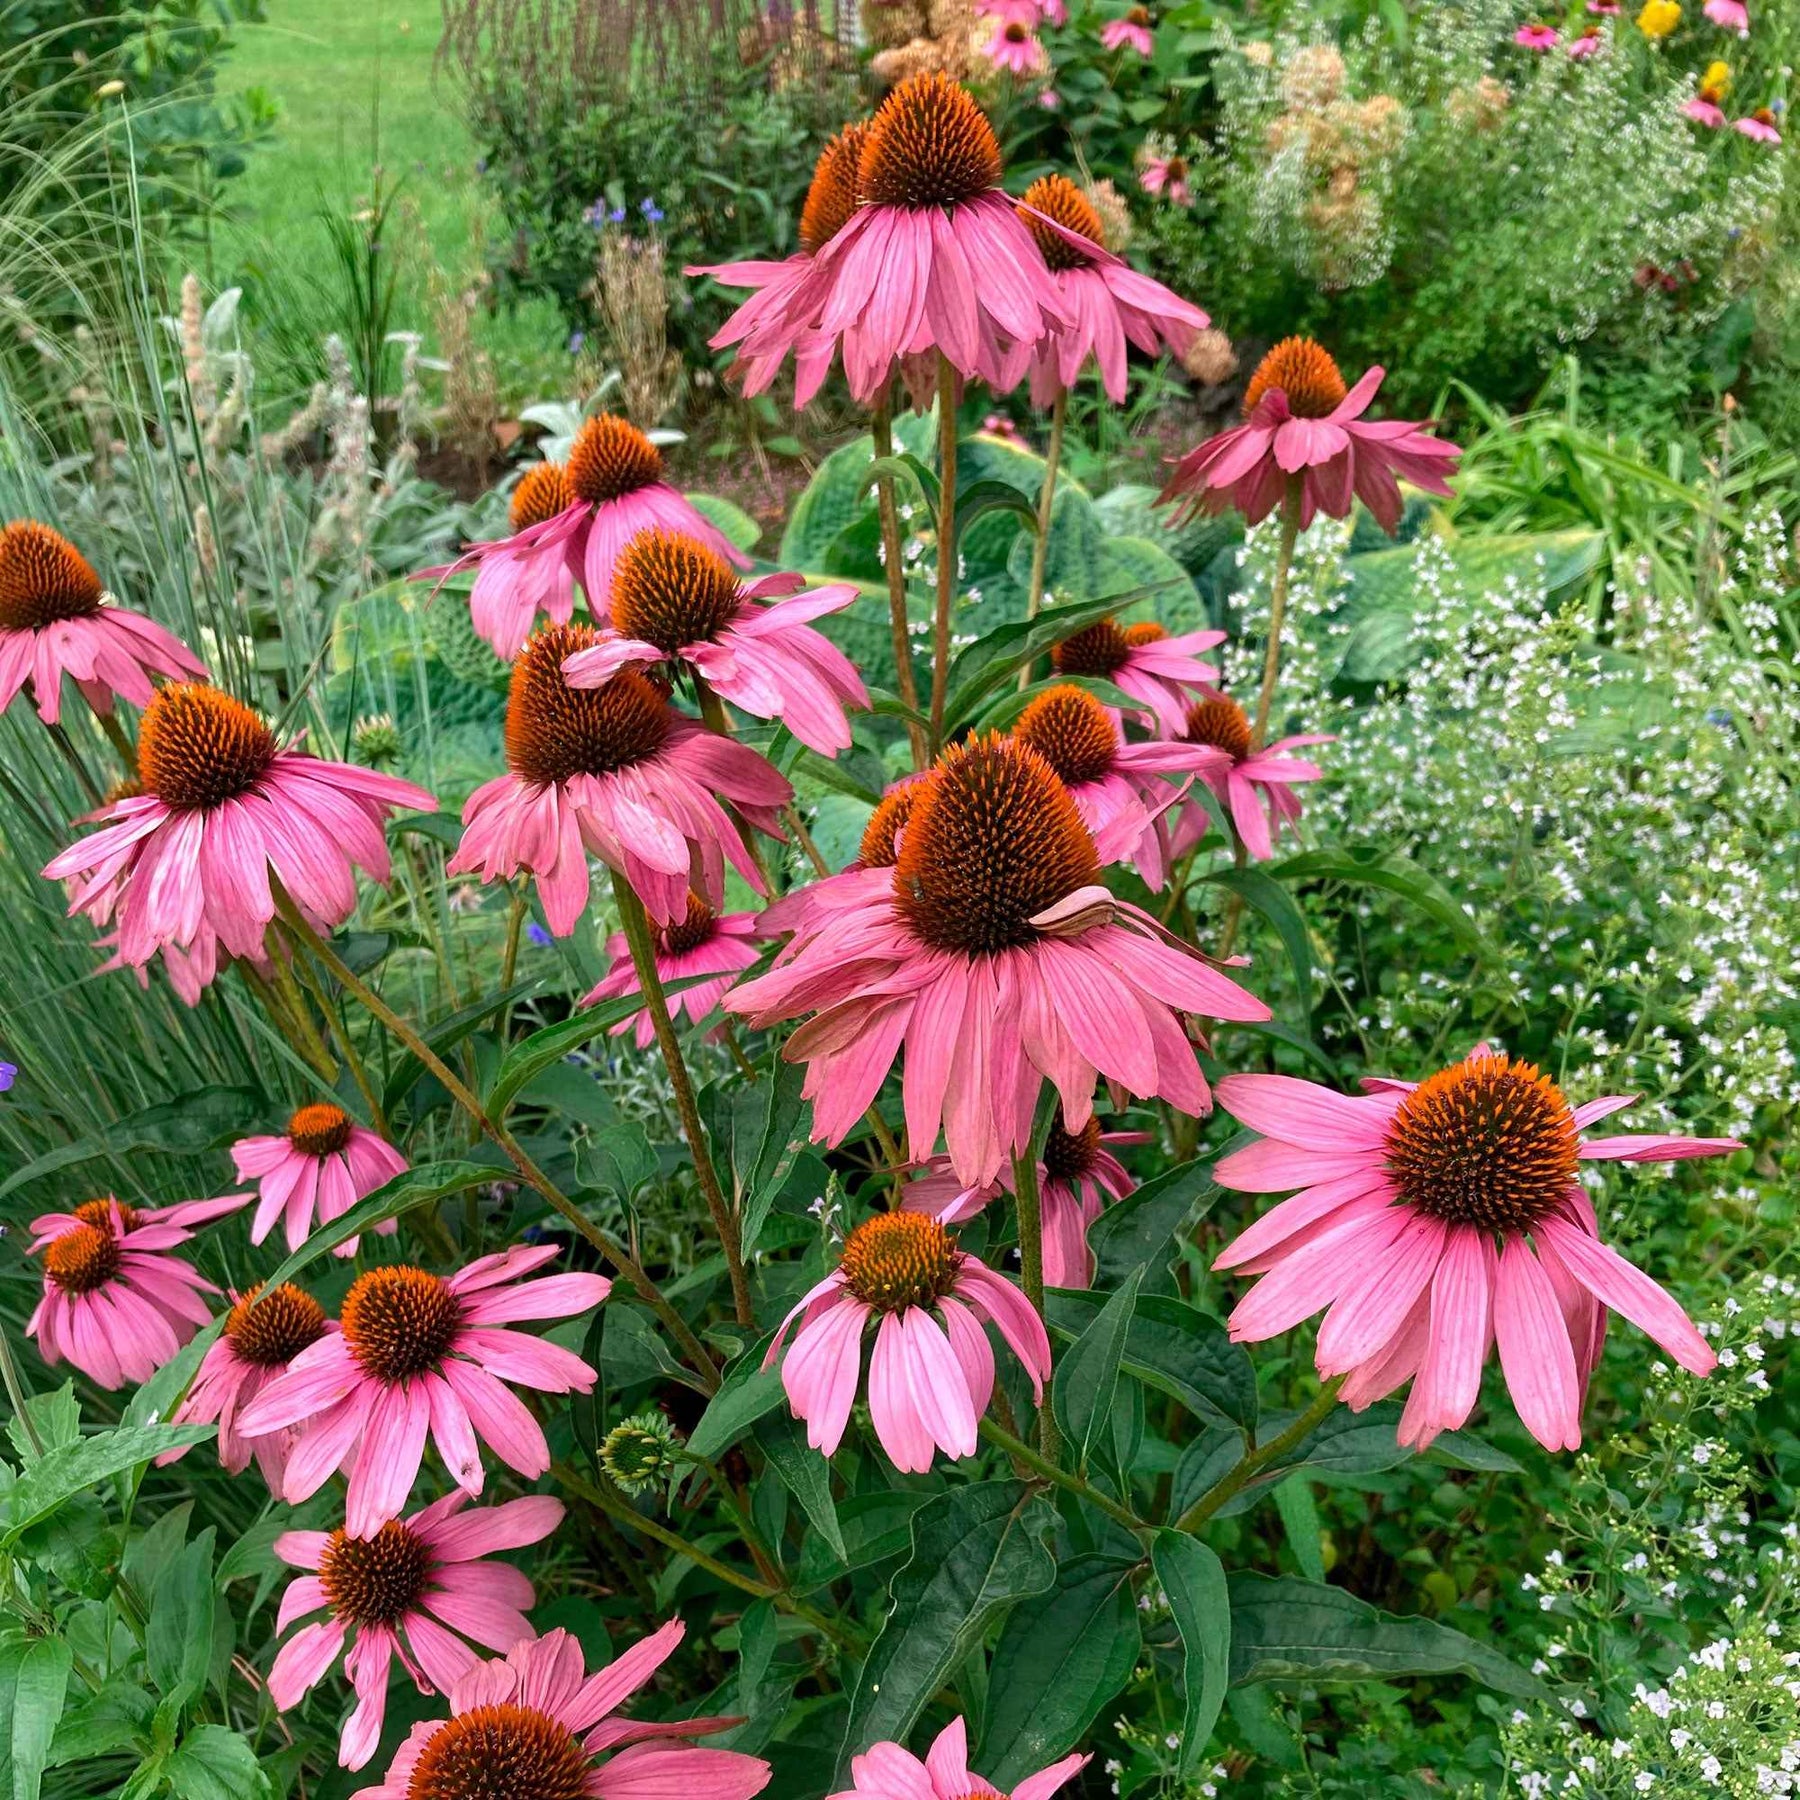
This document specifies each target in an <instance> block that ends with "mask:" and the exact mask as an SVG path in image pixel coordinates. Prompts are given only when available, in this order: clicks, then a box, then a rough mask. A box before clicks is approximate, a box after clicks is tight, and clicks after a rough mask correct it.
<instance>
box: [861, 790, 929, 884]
mask: <svg viewBox="0 0 1800 1800" xmlns="http://www.w3.org/2000/svg"><path fill="white" fill-rule="evenodd" d="M921 785H922V784H921V783H919V782H917V781H909V782H907V783H905V785H904V786H901V787H897V788H890V789H889V790H888V792H887V793H885V794H883V795H882V796H881V799H880V800H879V801H878V802H877V803H876V806H875V810H874V811H873V812H872V813H870V815H869V822H868V824H867V825H865V826H864V827H863V834H862V843H861V845H860V846H859V847H858V849H857V852H856V860H857V861H858V862H859V863H861V864H862V866H863V867H864V868H865V869H891V868H892V867H893V866H894V859H895V856H896V854H897V852H896V850H895V840H896V839H897V838H898V837H899V836H900V833H901V832H902V831H904V830H905V829H906V821H907V820H908V819H910V818H911V817H912V809H913V805H914V803H915V802H916V801H917V800H918V798H919V788H920V786H921Z"/></svg>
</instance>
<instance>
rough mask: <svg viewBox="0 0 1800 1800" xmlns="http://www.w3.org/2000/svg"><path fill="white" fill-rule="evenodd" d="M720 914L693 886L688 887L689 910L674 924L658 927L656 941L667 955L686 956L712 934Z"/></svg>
mask: <svg viewBox="0 0 1800 1800" xmlns="http://www.w3.org/2000/svg"><path fill="white" fill-rule="evenodd" d="M718 922H719V916H718V914H717V913H715V912H714V911H713V909H712V908H711V907H710V906H708V905H707V904H706V902H705V901H704V900H702V899H701V898H700V896H699V895H698V894H696V893H695V892H694V891H693V889H692V888H689V889H688V897H687V912H686V914H685V915H684V916H683V917H682V918H681V919H680V920H679V921H678V922H677V923H675V924H673V925H659V926H657V927H656V941H657V942H658V943H659V944H660V945H661V946H662V949H663V953H664V954H665V955H667V956H685V955H686V954H687V953H688V951H690V950H698V949H699V948H700V946H701V945H702V944H704V943H705V942H706V940H707V939H708V938H709V937H711V936H712V934H713V927H714V926H715V925H717V924H718Z"/></svg>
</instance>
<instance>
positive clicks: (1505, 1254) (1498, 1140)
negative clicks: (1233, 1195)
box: [1213, 1045, 1740, 1450]
mask: <svg viewBox="0 0 1800 1800" xmlns="http://www.w3.org/2000/svg"><path fill="white" fill-rule="evenodd" d="M1365 1086H1370V1087H1373V1088H1374V1089H1375V1091H1373V1092H1371V1093H1368V1094H1364V1095H1360V1096H1354V1097H1353V1096H1349V1095H1344V1094H1338V1093H1334V1092H1332V1091H1331V1090H1330V1089H1329V1088H1323V1087H1319V1086H1317V1085H1316V1084H1315V1083H1313V1082H1310V1081H1298V1080H1295V1079H1293V1078H1291V1077H1289V1076H1285V1075H1232V1076H1228V1077H1227V1078H1226V1079H1225V1080H1224V1081H1222V1082H1220V1084H1219V1099H1220V1101H1221V1102H1222V1103H1223V1104H1224V1106H1225V1107H1226V1108H1227V1109H1228V1110H1229V1111H1230V1112H1232V1113H1233V1114H1235V1115H1236V1117H1237V1118H1239V1119H1241V1120H1242V1121H1243V1122H1244V1124H1246V1125H1248V1126H1249V1127H1250V1128H1251V1129H1252V1130H1254V1131H1259V1132H1261V1133H1262V1134H1263V1141H1262V1142H1261V1143H1256V1144H1252V1145H1250V1146H1249V1147H1248V1148H1247V1149H1244V1150H1239V1151H1235V1152H1234V1153H1233V1154H1231V1155H1230V1156H1227V1157H1224V1158H1222V1159H1221V1160H1220V1162H1219V1163H1218V1165H1217V1167H1216V1168H1215V1169H1214V1171H1213V1173H1214V1178H1215V1179H1216V1180H1217V1181H1218V1182H1220V1183H1221V1184H1222V1185H1223V1186H1225V1187H1230V1188H1238V1189H1241V1190H1243V1191H1246V1192H1249V1193H1277V1192H1280V1191H1282V1190H1284V1189H1292V1188H1298V1189H1300V1190H1301V1191H1300V1192H1299V1193H1296V1194H1295V1195H1294V1196H1293V1198H1292V1199H1290V1200H1285V1201H1283V1202H1282V1204H1281V1205H1279V1206H1277V1207H1276V1208H1275V1209H1274V1210H1273V1211H1272V1212H1270V1213H1267V1214H1265V1215H1264V1216H1263V1217H1262V1218H1261V1219H1259V1220H1257V1222H1256V1223H1255V1224H1254V1225H1252V1226H1251V1227H1250V1229H1249V1230H1248V1231H1246V1232H1245V1233H1243V1235H1242V1236H1241V1237H1239V1238H1238V1239H1237V1240H1236V1241H1235V1242H1234V1243H1232V1244H1231V1245H1229V1246H1228V1247H1227V1248H1226V1250H1225V1252H1224V1254H1223V1255H1221V1256H1220V1257H1219V1259H1218V1261H1217V1263H1216V1264H1215V1265H1214V1266H1215V1267H1217V1268H1222V1269H1237V1270H1241V1271H1243V1272H1244V1273H1246V1274H1258V1275H1261V1276H1262V1277H1263V1280H1262V1281H1261V1282H1259V1283H1258V1284H1257V1286H1256V1287H1255V1288H1254V1289H1252V1291H1251V1292H1250V1293H1249V1294H1248V1295H1247V1296H1246V1297H1245V1298H1244V1299H1243V1300H1241V1301H1240V1302H1239V1303H1238V1306H1237V1310H1236V1311H1235V1312H1233V1313H1232V1315H1231V1335H1232V1337H1233V1338H1234V1339H1236V1340H1238V1341H1239V1342H1247V1343H1255V1342H1258V1341H1260V1340H1261V1339H1263V1338H1269V1337H1274V1336H1277V1335H1278V1334H1279V1333H1281V1332H1283V1331H1286V1330H1288V1329H1290V1328H1291V1327H1292V1326H1295V1325H1297V1324H1299V1323H1300V1321H1301V1320H1302V1319H1305V1318H1307V1317H1309V1316H1310V1315H1311V1314H1313V1313H1316V1312H1317V1311H1318V1310H1319V1309H1320V1308H1321V1307H1329V1308H1330V1311H1329V1312H1328V1313H1327V1314H1326V1316H1325V1321H1324V1323H1323V1324H1322V1325H1321V1326H1320V1328H1319V1342H1318V1356H1317V1360H1318V1367H1319V1372H1320V1374H1322V1375H1326V1376H1333V1375H1345V1374H1347V1375H1348V1376H1349V1380H1348V1381H1347V1382H1346V1384H1345V1386H1344V1388H1343V1389H1342V1392H1341V1396H1340V1397H1341V1398H1342V1399H1343V1400H1344V1401H1345V1402H1346V1404H1348V1405H1349V1406H1351V1407H1352V1408H1353V1409H1356V1410H1361V1409H1362V1408H1363V1407H1366V1406H1368V1405H1370V1404H1372V1403H1373V1402H1374V1401H1376V1400H1379V1399H1381V1398H1383V1397H1384V1396H1385V1395H1387V1394H1391V1393H1392V1392H1393V1391H1394V1390H1395V1389H1396V1388H1397V1387H1399V1386H1400V1385H1401V1384H1402V1383H1403V1382H1405V1381H1407V1380H1408V1379H1409V1378H1410V1379H1411V1380H1412V1383H1413V1388H1412V1393H1411V1395H1410V1397H1409V1398H1408V1400H1407V1403H1406V1409H1405V1412H1404V1413H1403V1415H1402V1417H1401V1422H1400V1441H1401V1442H1402V1443H1403V1444H1412V1445H1419V1446H1423V1445H1425V1444H1428V1443H1429V1442H1430V1441H1431V1439H1432V1438H1433V1437H1435V1436H1436V1434H1437V1433H1438V1432H1440V1431H1452V1430H1455V1429H1456V1427H1458V1426H1459V1425H1461V1424H1462V1423H1463V1421H1464V1420H1465V1419H1467V1418H1468V1416H1469V1413H1470V1411H1471V1410H1472V1409H1473V1407H1474V1405H1475V1401H1476V1398H1477V1396H1478V1394H1479V1391H1480V1387H1481V1369H1482V1365H1483V1363H1485V1362H1486V1360H1487V1354H1488V1347H1489V1344H1490V1342H1491V1341H1497V1342H1498V1344H1499V1349H1500V1368H1501V1371H1502V1373H1503V1374H1504V1375H1505V1377H1506V1385H1507V1387H1508V1389H1509V1390H1510V1391H1511V1393H1512V1397H1513V1402H1514V1404H1515V1405H1516V1406H1517V1407H1518V1410H1519V1417H1520V1419H1521V1421H1522V1422H1523V1423H1524V1425H1525V1427H1526V1429H1527V1430H1529V1431H1530V1432H1531V1434H1532V1436H1533V1437H1535V1438H1536V1439H1537V1440H1538V1442H1539V1443H1541V1444H1543V1445H1545V1446H1546V1447H1547V1448H1549V1449H1551V1450H1560V1449H1570V1450H1572V1449H1574V1448H1575V1447H1576V1445H1578V1444H1579V1443H1580V1442H1581V1420H1580V1414H1581V1399H1582V1394H1583V1391H1584V1389H1585V1387H1586V1382H1587V1377H1588V1374H1589V1373H1590V1371H1591V1370H1592V1369H1593V1367H1594V1364H1595V1362H1596V1361H1597V1360H1598V1358H1599V1355H1600V1345H1601V1342H1602V1340H1603V1338H1604V1336H1605V1331H1606V1309H1607V1308H1608V1307H1611V1308H1612V1309H1613V1310H1614V1311H1615V1312H1618V1313H1622V1314H1623V1315H1624V1316H1625V1317H1626V1318H1628V1319H1629V1320H1631V1322H1632V1323H1633V1324H1634V1325H1637V1326H1638V1327H1639V1328H1640V1329H1642V1330H1644V1331H1646V1332H1648V1333H1649V1334H1650V1336H1651V1337H1653V1338H1654V1339H1655V1340H1656V1341H1657V1343H1659V1344H1661V1345H1662V1347H1663V1348H1664V1349H1665V1350H1667V1351H1668V1353H1669V1354H1670V1355H1671V1356H1672V1357H1674V1359H1675V1360H1676V1361H1677V1362H1678V1363H1680V1364H1681V1366H1682V1367H1683V1368H1684V1369H1689V1370H1691V1371H1692V1372H1693V1373H1694V1374H1696V1375H1704V1374H1706V1373H1707V1372H1708V1371H1709V1370H1711V1368H1712V1366H1713V1364H1714V1362H1715V1361H1716V1360H1717V1359H1716V1358H1715V1357H1714V1355H1713V1352H1712V1351H1711V1349H1709V1348H1708V1346H1707V1343H1706V1340H1705V1339H1704V1338H1703V1337H1701V1335H1700V1334H1699V1332H1697V1331H1696V1330H1695V1329H1694V1327H1693V1326H1692V1324H1690V1323H1689V1321H1688V1318H1687V1315H1686V1314H1685V1313H1684V1312H1683V1311H1682V1310H1681V1308H1680V1307H1679V1306H1678V1305H1677V1304H1676V1303H1675V1301H1674V1300H1673V1299H1671V1298H1670V1297H1669V1295H1668V1294H1666V1293H1665V1292H1664V1291H1663V1290H1662V1289H1661V1288H1660V1287H1658V1286H1657V1285H1656V1283H1655V1282H1654V1281H1652V1280H1651V1279H1650V1278H1649V1276H1647V1275H1645V1274H1644V1273H1643V1272H1642V1271H1641V1270H1639V1269H1636V1268H1634V1267H1633V1266H1632V1265H1631V1264H1630V1263H1628V1262H1627V1261H1626V1260H1625V1259H1624V1258H1623V1257H1622V1256H1620V1255H1619V1254H1618V1252H1617V1251H1615V1250H1613V1249H1611V1248H1609V1247H1608V1246H1607V1245H1605V1244H1603V1243H1602V1242H1601V1241H1600V1234H1599V1229H1598V1226H1597V1225H1596V1223H1595V1219H1594V1209H1593V1207H1592V1205H1591V1204H1590V1203H1589V1201H1588V1198H1587V1195H1586V1193H1585V1192H1584V1191H1583V1189H1582V1186H1581V1182H1580V1180H1579V1170H1580V1166H1581V1164H1582V1163H1583V1162H1590V1161H1595V1160H1601V1159H1605V1160H1611V1161H1616V1162H1674V1161H1677V1160H1679V1159H1682V1158H1686V1157H1694V1156H1717V1155H1721V1154H1722V1153H1723V1152H1725V1151H1727V1150H1736V1149H1738V1148H1740V1146H1739V1145H1738V1144H1737V1143H1736V1141H1735V1140H1733V1139H1731V1138H1680V1137H1663V1136H1649V1137H1614V1138H1584V1137H1583V1136H1582V1132H1583V1130H1584V1128H1585V1127H1587V1126H1589V1125H1591V1124H1593V1123H1594V1122H1595V1121H1597V1120H1599V1119H1603V1118H1605V1117H1606V1116H1607V1115H1608V1114H1609V1113H1615V1112H1618V1111H1619V1110H1620V1109H1621V1108H1622V1107H1626V1106H1629V1105H1630V1104H1631V1096H1629V1095H1606V1096H1603V1097H1602V1098H1600V1099H1597V1100H1589V1101H1587V1102H1586V1103H1584V1104H1583V1105H1581V1106H1575V1107H1571V1106H1570V1105H1569V1103H1568V1101H1567V1100H1565V1099H1564V1098H1563V1096H1562V1092H1561V1090H1560V1089H1559V1088H1557V1087H1556V1086H1555V1084H1554V1083H1552V1082H1551V1081H1550V1080H1549V1079H1548V1078H1547V1077H1545V1076H1543V1075H1541V1074H1539V1073H1538V1071H1537V1070H1536V1069H1535V1068H1533V1067H1532V1065H1531V1064H1530V1063H1517V1062H1513V1061H1512V1060H1511V1059H1510V1058H1509V1057H1507V1056H1505V1055H1496V1054H1493V1053H1492V1052H1490V1051H1489V1050H1488V1048H1487V1046H1486V1045H1482V1046H1480V1047H1479V1048H1477V1049H1476V1051H1475V1052H1474V1053H1473V1054H1472V1055H1471V1056H1469V1057H1468V1059H1467V1060H1466V1061H1464V1062H1460V1063H1455V1064H1453V1065H1452V1066H1451V1067H1449V1068H1447V1069H1441V1070H1439V1072H1438V1073H1437V1074H1435V1075H1433V1076H1432V1077H1431V1078H1430V1079H1429V1080H1427V1081H1423V1082H1419V1083H1417V1084H1414V1083H1410V1082H1386V1081H1384V1082H1381V1083H1379V1084H1375V1083H1365Z"/></svg>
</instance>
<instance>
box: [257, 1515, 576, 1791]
mask: <svg viewBox="0 0 1800 1800" xmlns="http://www.w3.org/2000/svg"><path fill="white" fill-rule="evenodd" d="M467 1504H468V1495H466V1494H464V1493H460V1492H457V1493H451V1494H446V1495H445V1496H444V1498H443V1499H441V1500H434V1501H433V1502H432V1503H431V1505H429V1506H427V1507H425V1508H424V1509H423V1510H422V1511H419V1512H416V1513H414V1514H413V1515H412V1517H411V1518H409V1519H390V1520H389V1521H388V1522H387V1523H386V1524H385V1525H383V1526H382V1528H381V1529H380V1530H379V1531H378V1532H376V1533H375V1535H374V1536H373V1537H367V1538H356V1537H351V1536H350V1535H349V1534H348V1533H346V1532H344V1531H342V1530H339V1531H287V1532H283V1533H282V1535H281V1536H280V1537H278V1538H277V1539H276V1540H275V1554H276V1555H277V1556H279V1557H280V1558H281V1560H282V1561H283V1562H285V1563H287V1564H289V1565H290V1566H291V1567H293V1568H296V1569H304V1570H307V1571H309V1573H307V1574H304V1575H300V1576H298V1577H296V1578H295V1579H294V1580H293V1581H291V1582H289V1583H288V1587H287V1592H286V1593H284V1594H283V1595H282V1597H281V1610H280V1612H279V1614H278V1615H277V1617H276V1620H275V1629H276V1632H277V1633H278V1634H279V1633H281V1632H284V1631H286V1630H287V1628H288V1627H289V1626H290V1625H292V1624H293V1623H294V1621H295V1620H296V1619H304V1618H307V1617H308V1616H309V1615H310V1614H313V1613H320V1612H322V1613H324V1614H325V1615H326V1616H325V1617H324V1618H323V1619H315V1620H313V1622H312V1623H311V1624H308V1625H303V1626H302V1627H301V1628H300V1629H299V1630H298V1631H296V1632H295V1633H294V1635H293V1636H292V1637H291V1638H289V1639H288V1641H287V1642H286V1643H285V1644H283V1645H282V1646H281V1648H280V1650H278V1651H277V1652H276V1655H275V1661H274V1663H273V1664H272V1665H271V1666H270V1669H269V1698H270V1699H271V1700H273V1701H274V1702H275V1704H276V1706H277V1707H279V1708H280V1709H281V1711H283V1712H287V1711H289V1710H290V1709H291V1708H293V1707H296V1706H298V1705H299V1704H300V1702H301V1701H302V1700H303V1699H304V1698H305V1697H306V1695H307V1693H308V1692H309V1690H311V1689H312V1688H314V1687H316V1686H317V1685H318V1683H319V1682H320V1681H322V1680H323V1679H324V1678H325V1676H326V1674H327V1673H328V1672H329V1671H330V1669H331V1666H332V1664H333V1663H335V1662H336V1661H337V1659H338V1657H339V1656H340V1655H341V1656H342V1657H343V1659H344V1672H345V1674H347V1675H348V1676H349V1678H350V1685H351V1687H352V1688H353V1689H354V1690H355V1692H356V1706H355V1708H354V1710H353V1711H352V1712H351V1714H350V1716H349V1717H348V1718H347V1719H346V1720H345V1721H344V1729H343V1733H342V1735H341V1736H340V1738H339V1740H338V1762H339V1763H340V1764H341V1765H342V1766H343V1767H344V1768H346V1769H360V1768H363V1767H365V1766H366V1765H367V1763H368V1761H369V1758H370V1757H372V1756H373V1755H374V1754H375V1751H376V1748H377V1746H378V1745H379V1744H380V1742H381V1728H382V1725H383V1724H384V1723H385V1722H386V1719H387V1690H388V1676H389V1674H390V1673H391V1672H392V1669H393V1664H394V1659H395V1658H396V1657H398V1658H399V1660H400V1663H401V1666H402V1667H403V1668H404V1669H405V1670H406V1672H407V1674H408V1675H410V1676H411V1677H412V1678H413V1681H414V1682H415V1683H416V1684H417V1686H418V1688H419V1690H420V1692H421V1693H427V1694H428V1693H431V1692H432V1691H433V1690H435V1691H437V1692H438V1693H441V1694H447V1693H449V1692H450V1691H451V1689H452V1688H454V1687H455V1686H456V1684H457V1683H458V1682H459V1681H461V1680H462V1679H463V1677H464V1676H466V1675H468V1674H469V1673H470V1672H471V1671H473V1670H474V1669H476V1668H478V1667H479V1666H480V1664H481V1660H482V1659H481V1658H480V1657H479V1656H478V1655H476V1653H475V1652H474V1651H473V1650H472V1649H470V1648H469V1643H468V1642H467V1641H465V1640H472V1641H473V1642H474V1643H477V1644H479V1645H481V1646H482V1648H483V1649H486V1650H500V1651H506V1650H510V1649H512V1648H513V1646H514V1645H515V1644H520V1643H529V1642H530V1641H531V1640H532V1639H534V1638H535V1637H536V1636H537V1633H536V1632H535V1631H534V1630H533V1629H532V1626H531V1621H530V1620H529V1619H528V1618H527V1617H526V1616H525V1615H526V1614H527V1613H528V1612H529V1611H530V1610H531V1607H532V1605H533V1604H534V1603H535V1601H536V1599H537V1594H536V1590H535V1589H534V1588H533V1587H532V1585H531V1582H530V1580H529V1579H528V1578H527V1577H526V1576H525V1575H524V1574H523V1573H521V1571H519V1570H518V1569H515V1568H514V1567H513V1566H512V1565H511V1564H510V1563H504V1562H489V1561H486V1560H484V1559H485V1558H487V1557H489V1556H491V1555H492V1554H493V1553H494V1552H495V1551H497V1550H523V1549H524V1548H525V1547H526V1546H527V1545H530V1544H536V1543H541V1542H542V1541H543V1540H544V1539H545V1538H547V1537H548V1536H549V1535H550V1534H551V1532H553V1531H554V1530H555V1529H556V1528H557V1526H558V1525H560V1524H561V1523H562V1517H563V1506H562V1502H561V1501H560V1500H553V1499H551V1498H550V1497H549V1496H548V1495H535V1494H534V1495H529V1496H527V1497H526V1498H525V1499H522V1500H508V1501H506V1502H505V1503H504V1504H503V1505H500V1506H489V1507H478V1508H476V1509H475V1510H474V1511H472V1512H468V1511H464V1510H463V1509H464V1508H465V1506H467ZM459 1800H461V1797H460V1796H459Z"/></svg>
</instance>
